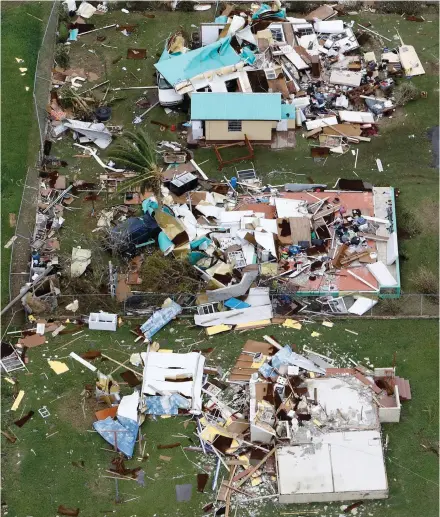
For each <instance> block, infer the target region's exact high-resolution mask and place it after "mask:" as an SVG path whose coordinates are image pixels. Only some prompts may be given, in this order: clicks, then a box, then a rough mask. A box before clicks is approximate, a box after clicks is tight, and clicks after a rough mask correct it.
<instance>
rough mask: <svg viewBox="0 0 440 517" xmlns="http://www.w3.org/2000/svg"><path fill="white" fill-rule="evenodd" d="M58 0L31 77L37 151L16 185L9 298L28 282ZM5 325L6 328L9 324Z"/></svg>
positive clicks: (15, 294)
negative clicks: (18, 193)
mask: <svg viewBox="0 0 440 517" xmlns="http://www.w3.org/2000/svg"><path fill="white" fill-rule="evenodd" d="M59 6H60V1H59V0H54V1H53V2H52V8H51V11H50V15H49V18H48V21H47V24H46V28H45V31H44V36H43V39H42V42H41V47H40V50H39V52H38V57H37V66H36V69H35V77H34V90H33V102H34V108H35V117H36V118H37V123H38V136H39V152H38V155H37V157H36V164H35V166H34V167H29V168H28V170H27V173H26V178H25V179H24V182H23V181H20V182H18V183H17V188H22V189H23V193H22V198H21V203H20V209H19V212H18V216H17V222H16V227H15V237H16V240H15V241H14V243H13V245H12V249H11V261H10V264H9V298H10V299H12V298H13V297H15V296H17V295H18V293H19V292H20V288H21V287H22V286H23V285H24V283H25V282H27V281H28V279H29V270H30V247H29V244H30V242H31V239H32V235H33V231H34V227H35V217H36V206H37V201H38V186H39V183H38V166H39V164H40V161H41V159H42V157H43V150H44V142H45V140H46V131H47V121H48V112H47V105H48V104H49V98H50V90H51V84H52V81H51V74H52V68H53V63H54V54H55V45H56V39H57V31H58V15H59ZM21 313H22V311H21V310H18V311H17V310H16V311H15V312H12V315H11V316H10V317H11V319H10V321H9V324H11V323H12V322H13V321H15V320H16V316H17V314H18V315H19V316H20V314H21ZM9 324H8V325H9Z"/></svg>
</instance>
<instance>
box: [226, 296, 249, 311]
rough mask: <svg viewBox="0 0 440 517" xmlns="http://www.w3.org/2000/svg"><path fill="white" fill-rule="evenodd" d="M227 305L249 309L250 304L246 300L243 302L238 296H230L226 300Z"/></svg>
mask: <svg viewBox="0 0 440 517" xmlns="http://www.w3.org/2000/svg"><path fill="white" fill-rule="evenodd" d="M224 305H225V307H228V309H247V308H248V307H250V305H249V304H248V303H246V302H242V301H241V300H239V299H238V298H229V300H226V301H225V302H224Z"/></svg>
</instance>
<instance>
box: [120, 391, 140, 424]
mask: <svg viewBox="0 0 440 517" xmlns="http://www.w3.org/2000/svg"><path fill="white" fill-rule="evenodd" d="M138 404H139V392H138V391H135V392H134V393H133V394H132V395H126V396H125V397H122V399H121V402H120V403H119V406H118V411H117V415H118V416H123V417H125V418H130V419H131V420H135V421H136V422H137V418H138Z"/></svg>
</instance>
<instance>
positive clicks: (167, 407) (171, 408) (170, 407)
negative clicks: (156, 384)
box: [145, 393, 191, 415]
mask: <svg viewBox="0 0 440 517" xmlns="http://www.w3.org/2000/svg"><path fill="white" fill-rule="evenodd" d="M146 404H147V409H146V411H145V413H146V414H147V415H177V414H178V413H179V409H190V407H191V401H190V400H188V399H187V398H185V397H184V396H183V395H179V394H178V393H173V395H170V396H165V397H159V396H152V397H147V398H146Z"/></svg>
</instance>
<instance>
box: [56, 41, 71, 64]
mask: <svg viewBox="0 0 440 517" xmlns="http://www.w3.org/2000/svg"><path fill="white" fill-rule="evenodd" d="M54 60H55V63H56V64H57V65H58V66H59V67H60V68H69V64H70V56H69V47H67V46H66V45H64V43H58V44H57V46H56V48H55V56H54Z"/></svg>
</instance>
